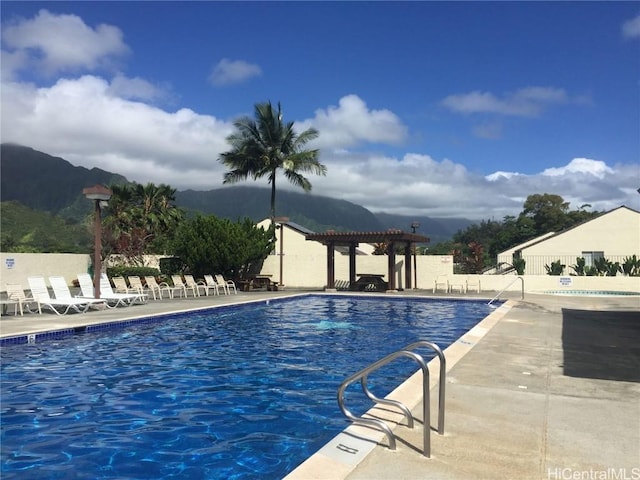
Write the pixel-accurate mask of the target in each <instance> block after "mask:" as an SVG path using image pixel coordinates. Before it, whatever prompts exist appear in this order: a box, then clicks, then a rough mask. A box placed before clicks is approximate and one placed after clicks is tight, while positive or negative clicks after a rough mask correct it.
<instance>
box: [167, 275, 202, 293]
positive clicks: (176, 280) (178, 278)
mask: <svg viewBox="0 0 640 480" xmlns="http://www.w3.org/2000/svg"><path fill="white" fill-rule="evenodd" d="M171 280H172V281H173V286H174V287H179V289H180V290H179V291H180V292H181V294H180V295H182V293H184V296H185V298H186V297H187V296H188V295H187V290H191V291H192V292H193V296H194V297H199V296H200V294H199V293H198V289H197V288H195V287H193V286H190V285H187V284H186V283H184V281H183V280H182V275H171Z"/></svg>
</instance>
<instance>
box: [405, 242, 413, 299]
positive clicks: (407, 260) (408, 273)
mask: <svg viewBox="0 0 640 480" xmlns="http://www.w3.org/2000/svg"><path fill="white" fill-rule="evenodd" d="M404 265H405V268H404V284H405V289H406V290H411V288H412V284H411V277H412V276H411V242H407V244H406V245H405V247H404Z"/></svg>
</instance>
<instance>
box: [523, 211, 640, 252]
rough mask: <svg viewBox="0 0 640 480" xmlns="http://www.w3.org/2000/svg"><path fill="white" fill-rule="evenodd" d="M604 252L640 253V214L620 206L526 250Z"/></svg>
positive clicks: (525, 249)
mask: <svg viewBox="0 0 640 480" xmlns="http://www.w3.org/2000/svg"><path fill="white" fill-rule="evenodd" d="M583 251H604V255H605V257H608V256H612V255H633V254H634V253H635V254H638V253H640V213H638V212H635V211H633V210H630V209H628V208H618V209H616V210H612V211H611V212H609V213H607V214H604V215H601V216H600V217H597V218H595V219H593V220H591V221H589V222H586V223H584V224H582V225H580V226H578V227H575V228H572V229H570V230H567V231H566V232H564V233H559V234H557V235H555V236H553V237H551V238H548V239H546V240H544V241H542V242H540V243H538V244H535V245H531V246H529V247H526V248H524V249H523V251H522V253H523V255H575V256H576V257H579V256H581V253H582V252H583Z"/></svg>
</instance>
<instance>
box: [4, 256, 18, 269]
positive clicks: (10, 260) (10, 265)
mask: <svg viewBox="0 0 640 480" xmlns="http://www.w3.org/2000/svg"><path fill="white" fill-rule="evenodd" d="M4 263H5V264H6V265H7V268H9V269H11V268H13V267H14V266H15V264H16V259H15V258H7V259H5V261H4Z"/></svg>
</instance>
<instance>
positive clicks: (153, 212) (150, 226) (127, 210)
mask: <svg viewBox="0 0 640 480" xmlns="http://www.w3.org/2000/svg"><path fill="white" fill-rule="evenodd" d="M111 189H112V191H113V196H112V197H111V200H110V201H109V208H108V210H107V213H108V215H107V217H106V218H105V220H104V229H105V232H106V234H105V237H106V238H107V239H108V240H109V243H110V248H111V250H113V251H114V252H115V253H121V254H123V255H124V256H125V257H127V258H128V259H129V260H130V261H132V262H133V263H138V264H141V263H142V256H143V255H144V254H146V253H163V252H161V251H160V248H161V246H162V244H163V242H164V241H165V240H166V237H167V235H169V234H170V232H172V231H173V230H174V229H175V228H176V226H177V225H178V224H179V223H180V222H181V221H182V219H183V217H184V214H183V212H182V210H181V209H179V208H178V207H176V206H175V205H174V202H175V194H176V191H175V189H173V188H171V187H170V186H169V185H165V184H161V185H159V186H156V185H154V184H153V183H148V184H147V185H141V184H138V183H133V184H129V185H113V186H112V187H111Z"/></svg>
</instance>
